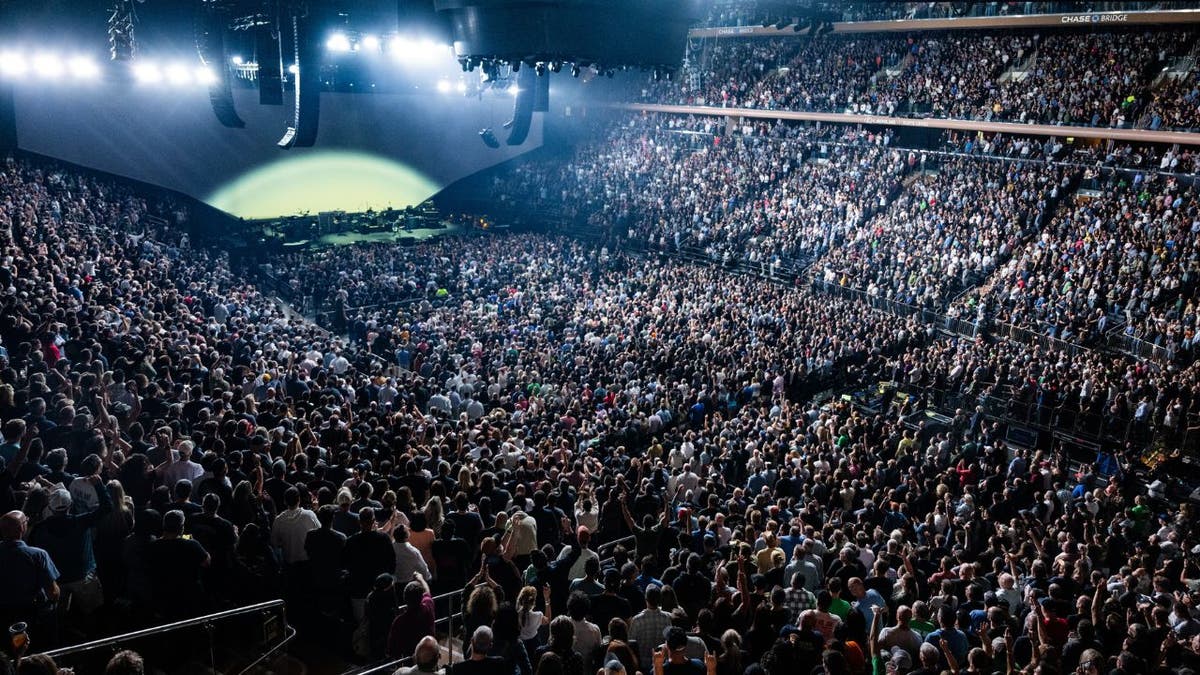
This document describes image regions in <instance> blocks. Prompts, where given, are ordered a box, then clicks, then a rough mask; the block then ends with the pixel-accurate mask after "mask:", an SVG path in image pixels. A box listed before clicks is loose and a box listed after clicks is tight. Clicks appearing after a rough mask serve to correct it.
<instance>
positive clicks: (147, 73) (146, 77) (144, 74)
mask: <svg viewBox="0 0 1200 675" xmlns="http://www.w3.org/2000/svg"><path fill="white" fill-rule="evenodd" d="M133 76H134V77H136V78H137V79H138V81H139V82H142V83H145V84H154V83H155V82H159V81H161V80H162V77H163V75H162V71H161V70H159V69H158V66H157V65H155V64H153V63H149V62H146V61H143V62H141V63H137V64H134V66H133Z"/></svg>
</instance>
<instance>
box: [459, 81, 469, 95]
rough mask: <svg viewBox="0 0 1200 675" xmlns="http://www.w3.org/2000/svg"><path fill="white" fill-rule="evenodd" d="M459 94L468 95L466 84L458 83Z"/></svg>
mask: <svg viewBox="0 0 1200 675" xmlns="http://www.w3.org/2000/svg"><path fill="white" fill-rule="evenodd" d="M458 93H460V94H465V93H467V83H466V82H459V83H458Z"/></svg>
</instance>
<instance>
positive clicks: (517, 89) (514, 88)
mask: <svg viewBox="0 0 1200 675" xmlns="http://www.w3.org/2000/svg"><path fill="white" fill-rule="evenodd" d="M508 93H509V94H511V95H513V96H516V95H517V94H519V93H521V88H520V87H518V86H517V85H515V84H511V85H509V86H508Z"/></svg>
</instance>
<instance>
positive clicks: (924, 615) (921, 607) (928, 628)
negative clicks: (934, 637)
mask: <svg viewBox="0 0 1200 675" xmlns="http://www.w3.org/2000/svg"><path fill="white" fill-rule="evenodd" d="M912 612H913V616H912V618H911V619H909V621H908V627H909V628H911V629H913V630H915V631H917V633H918V634H919V635H920V636H921V639H922V640H924V639H925V638H926V637H928V636H929V634H930V633H932V632H933V631H934V629H935V628H937V626H934V625H933V622H932V621H930V620H929V605H927V604H925V601H924V600H918V601H916V602H914V603H913V606H912Z"/></svg>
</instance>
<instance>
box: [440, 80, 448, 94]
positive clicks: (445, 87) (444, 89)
mask: <svg viewBox="0 0 1200 675" xmlns="http://www.w3.org/2000/svg"><path fill="white" fill-rule="evenodd" d="M437 90H438V91H440V92H441V93H443V94H449V93H450V83H449V82H447V81H446V80H438V83H437Z"/></svg>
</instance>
